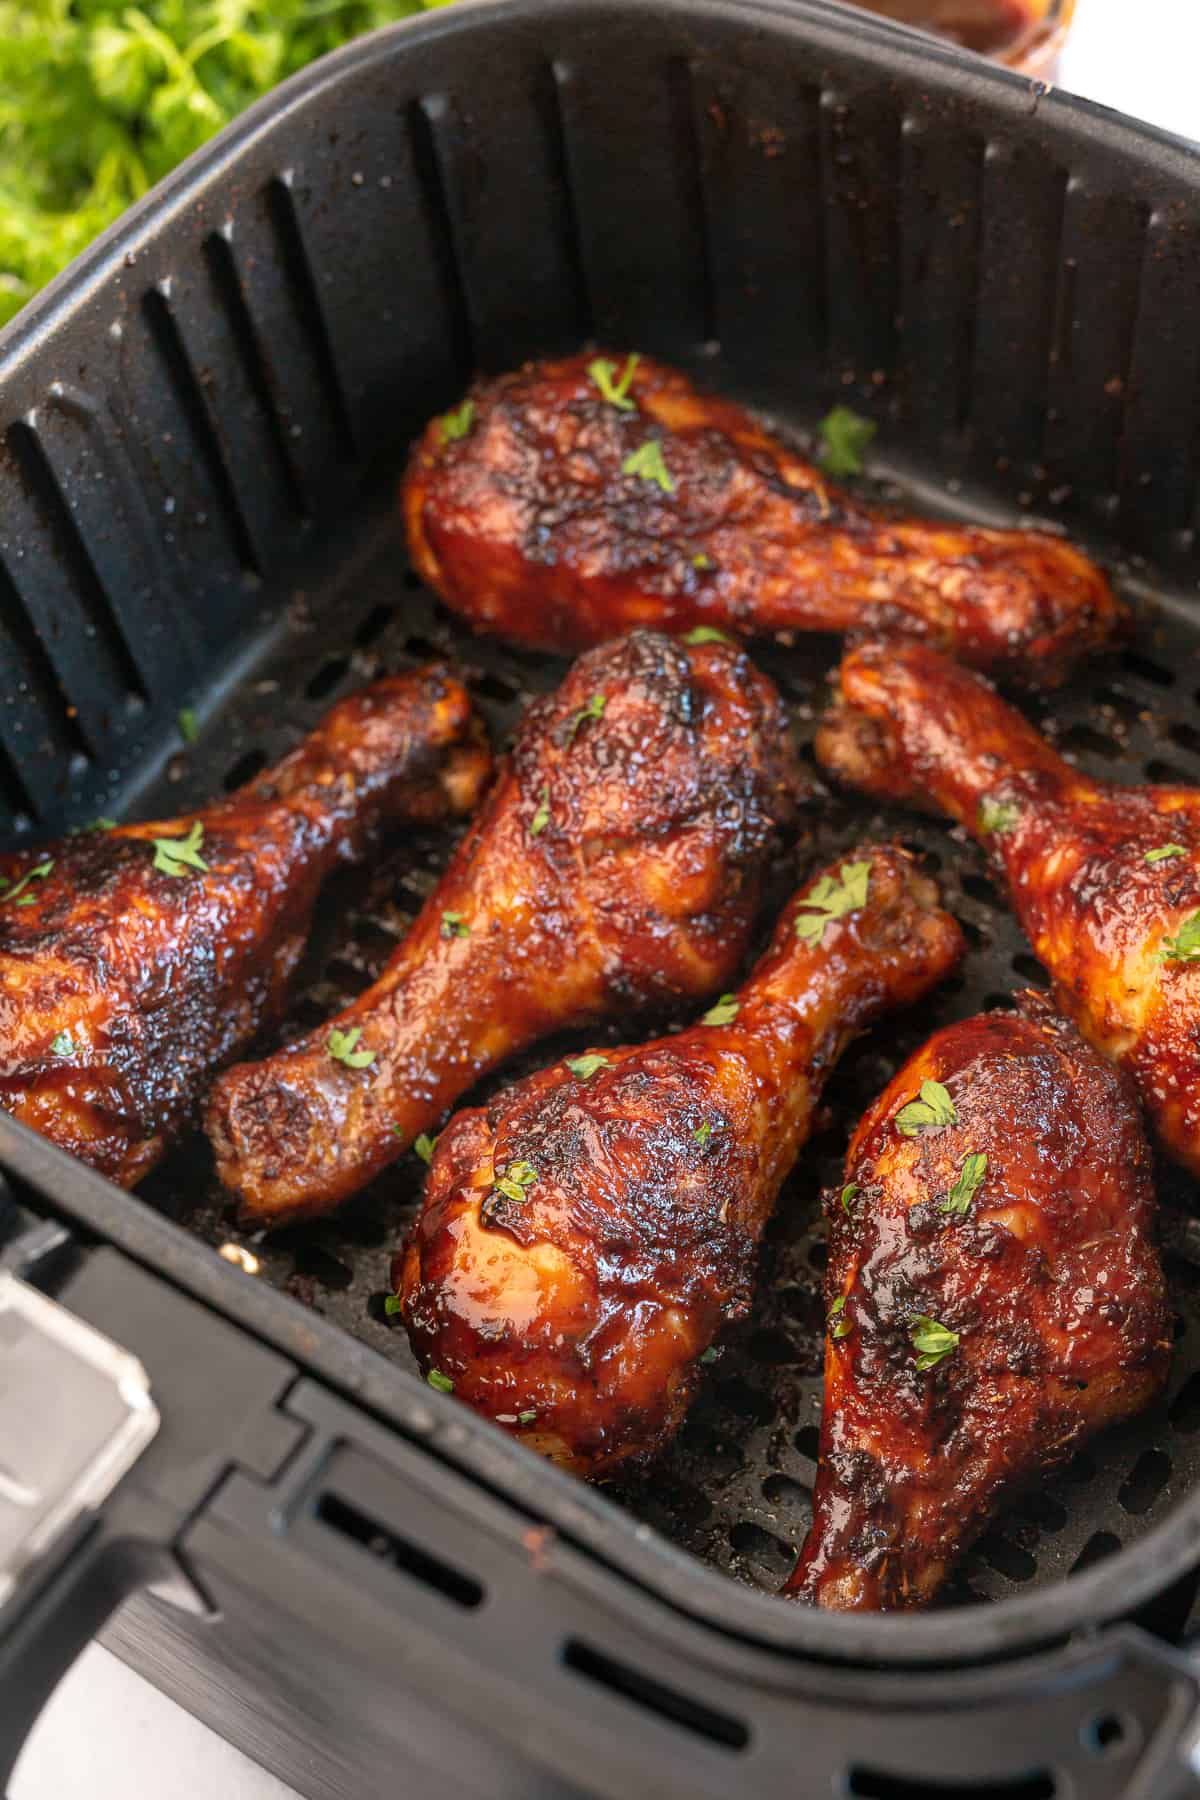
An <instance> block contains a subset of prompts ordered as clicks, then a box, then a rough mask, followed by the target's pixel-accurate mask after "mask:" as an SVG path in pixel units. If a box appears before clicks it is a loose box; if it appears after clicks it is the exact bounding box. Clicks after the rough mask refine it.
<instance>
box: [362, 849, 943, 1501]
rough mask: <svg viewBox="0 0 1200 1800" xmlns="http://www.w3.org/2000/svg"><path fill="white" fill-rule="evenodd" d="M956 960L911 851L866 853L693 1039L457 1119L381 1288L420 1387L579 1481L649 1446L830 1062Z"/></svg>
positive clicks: (516, 1091)
mask: <svg viewBox="0 0 1200 1800" xmlns="http://www.w3.org/2000/svg"><path fill="white" fill-rule="evenodd" d="M961 951H962V938H961V935H960V933H959V929H958V927H957V925H956V924H955V923H954V921H953V919H951V918H950V917H949V915H948V914H946V913H944V912H942V911H940V910H939V909H938V907H937V892H936V889H935V888H934V887H933V884H932V883H931V882H929V881H928V880H926V879H925V878H924V877H923V876H921V875H918V874H917V873H916V872H915V870H914V869H913V867H912V865H911V862H910V859H909V858H908V857H907V855H906V854H905V853H904V851H902V850H896V849H876V848H872V847H867V848H865V849H859V850H856V851H855V852H853V853H852V855H851V856H850V857H848V858H847V859H846V860H845V861H843V862H841V863H835V864H834V865H832V867H830V868H829V869H827V870H826V871H825V872H824V874H822V875H821V876H819V877H818V878H816V879H814V880H811V881H809V882H808V883H806V885H805V886H804V887H803V888H801V890H800V891H799V893H798V894H797V895H796V897H795V898H794V899H793V900H792V902H791V904H790V905H789V906H788V907H787V909H786V910H785V912H784V913H783V916H782V918H781V919H780V921H779V924H778V926H777V927H776V930H775V934H774V937H773V939H772V941H771V944H770V947H769V948H768V950H767V952H766V954H765V955H764V956H763V957H762V959H761V961H760V962H759V963H758V965H757V967H756V968H755V970H754V972H753V974H752V975H751V977H750V979H749V980H748V981H747V983H746V984H745V986H744V987H743V988H742V989H741V991H740V992H739V993H738V994H737V995H727V996H725V998H724V999H723V1000H721V1001H720V1002H719V1003H718V1005H717V1006H716V1007H715V1008H713V1009H712V1011H710V1013H709V1014H708V1015H706V1017H705V1019H704V1020H703V1021H702V1022H701V1023H700V1024H699V1025H695V1026H693V1027H692V1028H691V1029H690V1030H688V1031H684V1032H681V1033H679V1034H678V1035H677V1036H674V1037H665V1038H659V1039H657V1040H656V1041H655V1042H653V1043H649V1044H640V1045H635V1046H632V1047H629V1048H625V1049H620V1050H611V1049H605V1050H602V1051H601V1050H596V1051H592V1052H589V1053H588V1054H587V1055H585V1056H582V1057H578V1058H575V1057H573V1058H570V1059H568V1060H567V1061H565V1062H561V1063H558V1064H556V1065H555V1066H554V1067H553V1068H550V1069H546V1070H544V1071H542V1072H541V1073H540V1074H537V1075H533V1076H531V1077H530V1078H529V1079H528V1080H526V1081H522V1082H518V1083H517V1084H516V1085H515V1086H513V1087H510V1088H508V1089H506V1090H505V1091H504V1092H503V1093H501V1094H499V1095H497V1096H496V1098H495V1099H494V1100H492V1101H491V1102H490V1103H489V1104H488V1105H487V1106H485V1107H480V1108H478V1109H475V1110H472V1111H468V1112H462V1113H459V1114H458V1115H457V1116H456V1117H455V1118H454V1119H452V1120H451V1122H450V1124H449V1125H448V1126H447V1128H446V1130H445V1131H444V1132H443V1133H442V1135H441V1138H440V1140H439V1142H438V1147H437V1151H436V1154H435V1156H434V1159H433V1165H432V1168H431V1170H430V1174H429V1180H428V1183H427V1188H426V1198H425V1205H424V1208H423V1210H422V1212H421V1214H420V1216H419V1218H418V1220H417V1222H416V1224H415V1225H414V1227H413V1230H412V1233H411V1235H410V1238H409V1241H408V1243H407V1245H406V1246H405V1248H404V1250H403V1251H402V1252H401V1253H400V1254H399V1255H398V1256H397V1258H396V1260H395V1263H394V1265H393V1270H392V1274H393V1280H394V1283H395V1285H396V1287H397V1289H398V1291H399V1294H400V1297H401V1304H402V1308H403V1313H404V1319H405V1323H406V1325H407V1326H408V1332H409V1336H410V1338H411V1340H412V1344H413V1348H414V1350H415V1351H416V1354H417V1359H418V1361H419V1363H420V1364H421V1367H422V1369H423V1370H424V1371H425V1372H426V1373H427V1374H428V1373H429V1372H431V1371H434V1370H436V1371H438V1372H439V1373H440V1376H441V1377H442V1378H443V1381H452V1382H453V1383H454V1391H455V1393H456V1394H457V1395H458V1396H459V1398H460V1399H462V1400H464V1401H466V1402H467V1404H468V1405H470V1406H473V1407H474V1408H475V1409H476V1410H477V1411H478V1412H481V1413H484V1414H486V1415H487V1416H488V1417H489V1418H492V1419H495V1420H497V1421H498V1422H499V1423H501V1424H506V1425H508V1426H509V1427H510V1429H512V1430H513V1431H514V1432H515V1433H516V1435H518V1436H519V1437H521V1438H523V1439H524V1441H525V1442H526V1443H527V1444H528V1445H529V1446H530V1447H531V1448H533V1449H536V1450H540V1451H542V1452H543V1453H544V1454H545V1455H546V1456H549V1457H552V1458H553V1459H554V1461H556V1462H558V1463H561V1464H562V1465H563V1466H564V1467H566V1468H569V1469H572V1470H574V1471H575V1472H576V1473H578V1474H581V1475H601V1474H607V1473H609V1472H610V1471H611V1470H613V1469H614V1468H615V1467H616V1466H617V1465H618V1464H619V1463H621V1462H623V1461H627V1460H628V1459H630V1458H644V1457H646V1456H649V1455H651V1454H652V1453H653V1452H654V1451H656V1450H657V1449H659V1448H660V1447H661V1445H662V1444H663V1443H664V1442H665V1441H666V1439H667V1438H669V1437H670V1436H671V1435H672V1434H673V1433H674V1431H675V1430H676V1429H677V1428H678V1426H679V1425H680V1424H681V1423H682V1420H683V1417H684V1414H685V1412H686V1411H687V1408H688V1405H689V1403H690V1401H691V1399H692V1395H693V1393H694V1391H695V1388H696V1386H697V1379H698V1364H699V1359H700V1357H701V1356H702V1355H703V1353H704V1351H705V1350H706V1349H707V1348H708V1346H709V1345H710V1344H711V1343H712V1341H713V1338H714V1337H715V1336H716V1334H717V1332H718V1331H719V1330H720V1329H721V1327H722V1326H723V1325H724V1324H725V1323H726V1322H727V1321H728V1320H730V1319H734V1318H737V1317H739V1316H741V1315H742V1314H743V1313H745V1311H746V1309H747V1307H748V1305H749V1301H750V1293H751V1288H752V1284H753V1280H754V1267H755V1262H756V1259H757V1253H758V1246H759V1240H760V1238H761V1236H762V1233H763V1230H764V1227H765V1226H766V1223H767V1220H768V1218H769V1217H770V1214H771V1211H772V1208H773V1207H774V1205H775V1200H776V1197H777V1195H778V1193H779V1189H780V1187H781V1185H782V1183H783V1181H784V1178H785V1177H786V1175H787V1174H788V1172H789V1170H790V1169H791V1167H792V1164H793V1163H794V1161H795V1159H796V1156H797V1154H798V1152H799V1150H800V1147H801V1145H802V1144H803V1143H804V1142H805V1140H806V1139H807V1137H808V1135H809V1131H810V1129H811V1125H812V1118H813V1113H814V1111H815V1109H816V1105H817V1101H818V1099H819V1096H820V1093H821V1089H822V1087H823V1085H824V1082H825V1079H826V1077H827V1076H828V1074H829V1072H830V1070H831V1069H832V1067H833V1065H834V1063H835V1062H836V1061H837V1059H838V1057H839V1055H840V1054H841V1052H842V1050H843V1049H844V1048H845V1046H846V1045H847V1044H848V1043H849V1042H850V1041H851V1040H852V1039H853V1038H855V1037H856V1036H858V1035H859V1033H860V1032H862V1031H864V1030H865V1029H866V1028H867V1026H868V1025H870V1024H872V1023H873V1022H874V1021H875V1020H876V1019H878V1018H880V1017H881V1016H882V1015H883V1014H884V1013H886V1012H888V1011H890V1010H891V1009H893V1008H894V1007H898V1006H903V1005H906V1004H907V1003H909V1002H910V1001H912V1000H915V999H917V998H918V997H919V996H920V995H922V994H924V993H925V992H926V991H927V990H928V989H929V988H931V987H932V986H933V985H934V983H935V982H937V981H939V980H940V979H941V977H942V976H944V975H945V974H946V973H947V972H948V971H949V970H950V969H951V968H952V967H953V966H954V964H955V963H956V962H957V961H958V958H959V956H960V954H961Z"/></svg>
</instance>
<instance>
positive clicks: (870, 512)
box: [402, 354, 1127, 686]
mask: <svg viewBox="0 0 1200 1800" xmlns="http://www.w3.org/2000/svg"><path fill="white" fill-rule="evenodd" d="M598 370H604V371H607V372H610V373H606V374H605V376H604V379H603V382H601V380H600V379H599V378H598V375H597V371H598ZM627 375H628V379H626V376H627ZM606 393H607V396H608V397H606ZM402 499H403V508H404V516H405V520H406V523H407V529H408V541H409V550H410V554H411V556H412V560H413V563H414V566H415V567H416V569H417V570H418V571H419V573H420V574H421V575H422V576H423V578H424V579H425V580H426V581H427V582H428V583H429V584H430V586H431V587H433V588H434V589H435V590H436V591H437V592H438V593H439V594H440V595H441V596H442V598H443V599H444V600H445V601H446V603H447V605H449V606H450V607H452V608H453V609H454V611H455V612H458V613H460V614H462V616H463V617H465V618H466V619H468V620H470V622H471V623H472V624H473V625H474V626H476V628H477V629H479V630H481V631H488V632H493V633H495V634H496V635H498V636H501V637H506V638H510V639H512V640H514V641H515V642H517V643H521V644H529V645H533V646H535V647H537V648H541V649H550V650H578V649H581V648H583V647H584V646H586V645H588V644H595V643H598V642H600V641H602V640H603V639H605V638H608V637H611V636H612V634H613V633H614V632H617V631H626V630H630V629H631V628H633V627H634V626H638V625H645V626H655V627H658V628H660V629H663V630H669V631H683V630H687V629H688V628H690V627H694V626H696V625H709V626H714V627H718V628H720V629H722V630H725V631H728V632H732V633H734V634H736V635H738V636H744V637H749V636H756V635H764V634H766V635H769V634H772V633H777V632H795V631H823V632H838V633H864V632H873V633H876V634H880V633H887V634H889V635H892V634H895V635H900V636H909V637H916V638H920V639H923V640H925V641H927V642H928V643H930V644H932V645H934V646H936V647H937V648H939V649H942V650H946V651H948V652H950V653H951V654H953V655H954V656H956V657H958V658H959V659H961V660H962V661H964V662H967V663H971V664H972V665H974V666H975V667H977V668H982V669H990V670H993V671H995V672H996V673H997V674H998V675H1001V676H1004V677H1006V678H1010V679H1013V680H1016V681H1019V682H1023V683H1027V684H1029V685H1032V686H1046V685H1050V684H1053V683H1054V682H1056V681H1058V680H1060V679H1061V678H1062V677H1063V675H1064V674H1065V673H1066V671H1067V670H1068V668H1069V667H1070V665H1071V664H1072V662H1074V661H1075V660H1076V659H1078V658H1079V657H1081V656H1084V655H1086V654H1087V653H1088V652H1089V651H1092V650H1095V649H1097V648H1099V647H1100V646H1102V645H1104V644H1105V643H1107V642H1109V641H1110V640H1111V639H1112V638H1113V637H1115V636H1118V635H1120V634H1121V633H1123V632H1124V630H1125V627H1126V622H1127V621H1126V614H1125V610H1124V608H1123V607H1122V605H1121V604H1120V602H1119V601H1118V600H1117V599H1116V598H1115V596H1114V594H1113V592H1112V589H1111V587H1110V586H1109V583H1108V581H1107V580H1106V578H1105V577H1104V575H1103V574H1102V573H1101V572H1100V570H1099V569H1098V568H1096V566H1095V565H1094V564H1093V563H1091V562H1089V561H1088V559H1087V558H1086V557H1085V556H1083V555H1082V554H1081V552H1080V551H1078V550H1077V549H1075V548H1074V547H1073V546H1072V545H1071V544H1069V543H1068V542H1066V540H1065V539H1062V538H1058V537H1052V536H1050V535H1049V534H1047V533H1042V532H1035V531H991V530H985V529H982V528H980V527H975V526H963V525H951V524H946V523H940V522H937V521H933V520H922V519H895V518H892V517H890V516H888V515H886V514H884V513H883V512H881V511H880V510H878V509H872V508H871V507H870V506H868V505H867V504H866V503H865V502H863V501H861V500H858V499H856V498H854V497H852V496H851V495H849V494H848V493H845V492H842V491H840V490H839V489H837V488H836V487H834V486H833V485H832V484H831V483H830V482H828V481H827V480H826V479H825V477H824V476H823V475H822V474H821V473H820V471H819V470H818V469H816V468H815V467H814V466H813V465H812V464H811V463H808V462H806V461H805V460H804V459H803V458H802V457H800V456H798V455H797V454H796V453H795V451H793V450H791V449H789V448H788V447H787V446H786V445H785V444H783V443H782V442H780V441H779V440H778V439H777V438H774V437H772V436H771V435H770V433H769V432H768V431H767V430H766V429H765V428H764V427H763V426H762V425H761V424H759V422H758V421H757V420H756V419H754V418H753V417H752V416H751V415H750V414H749V413H747V412H745V411H743V409H742V408H741V407H739V406H735V405H734V404H733V403H732V402H731V401H728V400H722V399H719V398H716V397H714V396H711V395H708V394H703V393H701V392H700V390H699V389H698V388H696V387H695V386H694V385H693V384H692V383H691V381H689V380H688V378H687V377H686V376H684V375H682V374H679V373H678V372H676V371H675V370H673V369H670V368H668V367H666V366H665V365H664V364H662V363H658V362H654V361H652V360H651V359H650V358H648V357H642V358H640V359H639V358H632V359H631V358H628V357H625V356H613V355H611V354H610V355H608V356H604V355H600V356H588V355H580V356H573V357H568V358H566V359H564V360H561V361H555V362H536V363H529V364H527V365H526V366H525V367H524V368H522V369H519V370H517V371H515V372H514V373H512V374H508V375H502V376H500V377H498V378H495V379H489V380H481V381H477V382H476V383H475V385H474V386H473V387H472V388H471V390H470V392H469V394H468V396H467V398H466V400H465V401H464V402H463V404H462V405H461V406H460V407H458V408H456V409H455V410H454V411H453V412H451V413H448V414H445V415H444V416H443V417H442V418H440V419H435V420H433V421H431V423H430V424H429V426H428V428H427V429H426V431H425V433H424V435H423V436H422V437H421V439H420V440H419V441H418V443H417V445H416V447H415V450H414V452H413V455H412V459H411V462H410V465H409V469H408V474H407V477H406V479H405V483H404V489H403V496H402Z"/></svg>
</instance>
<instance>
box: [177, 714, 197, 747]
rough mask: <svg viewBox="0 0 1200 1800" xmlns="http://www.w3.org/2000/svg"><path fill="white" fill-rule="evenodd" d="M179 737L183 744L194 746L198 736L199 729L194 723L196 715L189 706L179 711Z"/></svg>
mask: <svg viewBox="0 0 1200 1800" xmlns="http://www.w3.org/2000/svg"><path fill="white" fill-rule="evenodd" d="M178 723H179V735H180V737H181V738H182V739H183V741H184V743H185V744H194V743H195V741H196V739H197V738H198V737H199V735H200V727H199V725H198V724H197V723H196V715H195V713H194V712H193V711H192V709H191V707H190V706H184V707H181V708H180V710H179V721H178Z"/></svg>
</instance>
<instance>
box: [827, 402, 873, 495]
mask: <svg viewBox="0 0 1200 1800" xmlns="http://www.w3.org/2000/svg"><path fill="white" fill-rule="evenodd" d="M878 429H879V428H878V426H877V425H876V423H875V421H874V419H864V418H863V416H862V414H861V413H856V412H852V411H851V409H850V407H848V406H835V407H834V409H833V411H832V412H829V413H826V415H825V417H824V418H823V419H822V420H821V423H820V424H819V425H818V427H817V431H818V433H819V435H820V440H821V448H820V456H819V461H820V464H821V467H822V468H823V469H828V471H829V473H830V474H831V475H834V476H837V477H838V478H839V479H840V478H841V477H842V476H843V475H861V474H862V469H863V460H862V459H863V452H864V451H865V450H866V448H867V446H868V444H869V443H870V442H871V439H872V438H873V437H874V436H875V433H876V431H877V430H878Z"/></svg>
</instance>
